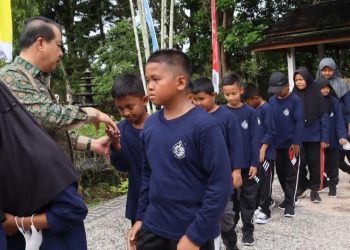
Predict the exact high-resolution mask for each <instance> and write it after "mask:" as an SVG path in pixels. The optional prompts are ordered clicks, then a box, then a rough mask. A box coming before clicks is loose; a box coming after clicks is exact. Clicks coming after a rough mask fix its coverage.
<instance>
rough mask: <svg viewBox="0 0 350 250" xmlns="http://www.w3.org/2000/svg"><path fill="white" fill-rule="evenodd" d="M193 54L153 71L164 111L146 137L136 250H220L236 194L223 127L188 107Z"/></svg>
mask: <svg viewBox="0 0 350 250" xmlns="http://www.w3.org/2000/svg"><path fill="white" fill-rule="evenodd" d="M190 78H191V64H190V61H189V59H188V57H187V55H186V54H184V53H183V52H181V51H177V50H160V51H157V52H155V53H154V54H152V55H151V56H150V57H149V59H148V61H147V64H146V79H147V82H148V96H149V98H150V100H151V101H152V102H153V103H154V104H155V105H162V106H163V107H164V108H162V109H161V110H160V111H159V112H157V113H155V114H154V115H152V116H150V117H149V118H148V119H147V121H146V122H145V126H144V129H143V131H142V133H141V142H142V150H143V153H144V166H143V171H142V182H141V192H140V199H139V207H138V211H137V216H136V220H137V221H136V223H135V225H134V226H133V227H132V229H131V230H130V231H129V234H128V244H129V248H130V249H135V248H136V247H137V249H144V250H146V249H178V250H191V249H214V241H213V240H214V239H215V238H216V237H217V236H218V235H219V232H220V229H219V219H220V217H221V215H222V213H223V211H224V208H225V206H226V204H227V201H228V198H229V196H230V194H231V190H232V177H231V169H230V158H229V155H228V152H227V148H226V146H225V139H224V136H223V134H222V130H221V128H220V125H219V123H218V122H217V121H216V120H215V119H214V118H213V117H211V116H210V115H209V114H208V113H207V112H205V110H203V109H202V108H199V107H195V106H194V105H193V104H192V103H191V102H190V101H189V100H188V84H189V82H190Z"/></svg>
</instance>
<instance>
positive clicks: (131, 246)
mask: <svg viewBox="0 0 350 250" xmlns="http://www.w3.org/2000/svg"><path fill="white" fill-rule="evenodd" d="M141 227H142V221H140V220H138V221H136V222H135V224H134V225H133V226H132V228H130V230H129V232H128V250H136V238H137V234H138V233H139V231H140V229H141Z"/></svg>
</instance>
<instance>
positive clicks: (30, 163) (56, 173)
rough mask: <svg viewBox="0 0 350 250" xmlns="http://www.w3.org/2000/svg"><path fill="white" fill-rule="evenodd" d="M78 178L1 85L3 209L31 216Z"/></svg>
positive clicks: (0, 196) (0, 185) (0, 186)
mask: <svg viewBox="0 0 350 250" xmlns="http://www.w3.org/2000/svg"><path fill="white" fill-rule="evenodd" d="M78 176H79V175H78V173H77V171H76V170H75V169H74V167H73V165H72V163H71V162H70V160H69V159H68V158H67V157H66V155H65V153H64V152H63V151H62V150H61V149H60V148H59V147H58V146H57V145H56V143H55V142H54V141H53V140H52V139H51V137H50V136H49V135H48V134H47V133H46V132H45V130H44V129H43V128H42V127H41V126H40V125H39V124H38V123H37V122H36V121H35V119H34V118H33V117H32V116H31V115H30V113H29V112H27V111H26V110H25V109H24V108H23V107H22V106H21V105H20V103H19V102H18V101H17V99H16V98H15V97H14V96H13V95H12V93H11V92H10V90H9V89H8V88H7V86H6V85H5V84H4V83H3V82H1V81H0V201H1V203H2V204H0V208H2V209H3V211H4V212H7V213H11V214H14V215H17V216H29V215H31V214H33V213H34V211H37V210H38V209H40V208H42V207H43V206H45V205H47V204H48V203H49V202H50V201H51V200H52V199H53V198H54V197H55V196H57V195H58V194H59V193H61V192H62V191H63V190H64V188H66V187H67V186H69V185H70V184H72V183H75V182H76V181H77V180H78Z"/></svg>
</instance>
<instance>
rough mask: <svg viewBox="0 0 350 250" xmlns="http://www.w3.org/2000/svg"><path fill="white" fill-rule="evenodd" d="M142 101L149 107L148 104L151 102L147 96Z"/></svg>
mask: <svg viewBox="0 0 350 250" xmlns="http://www.w3.org/2000/svg"><path fill="white" fill-rule="evenodd" d="M142 101H143V104H144V105H147V103H148V101H149V99H148V96H146V95H145V96H144V97H142Z"/></svg>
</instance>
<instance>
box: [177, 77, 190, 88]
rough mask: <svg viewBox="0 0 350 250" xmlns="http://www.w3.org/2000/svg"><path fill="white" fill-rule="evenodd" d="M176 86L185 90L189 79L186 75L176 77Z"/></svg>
mask: <svg viewBox="0 0 350 250" xmlns="http://www.w3.org/2000/svg"><path fill="white" fill-rule="evenodd" d="M176 88H177V90H179V91H183V90H185V89H186V88H187V80H186V77H184V76H178V77H177V78H176Z"/></svg>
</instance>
